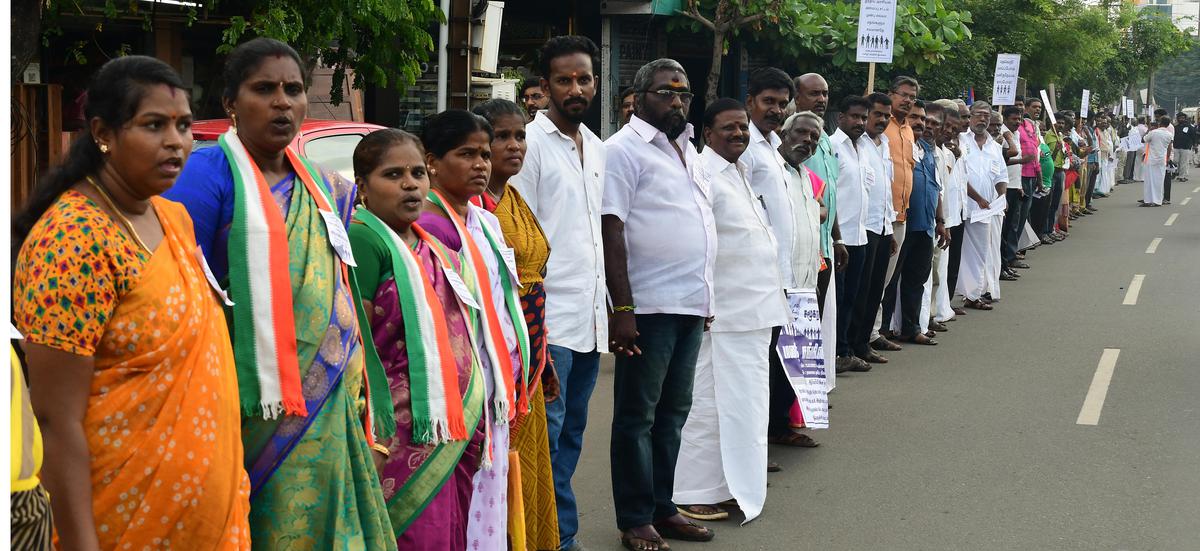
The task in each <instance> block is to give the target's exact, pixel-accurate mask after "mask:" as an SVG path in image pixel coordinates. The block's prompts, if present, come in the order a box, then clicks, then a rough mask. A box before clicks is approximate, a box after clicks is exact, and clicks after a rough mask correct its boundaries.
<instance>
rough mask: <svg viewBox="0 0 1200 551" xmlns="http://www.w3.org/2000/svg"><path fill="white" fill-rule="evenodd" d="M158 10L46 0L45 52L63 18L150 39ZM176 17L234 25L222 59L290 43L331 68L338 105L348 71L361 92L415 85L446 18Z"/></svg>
mask: <svg viewBox="0 0 1200 551" xmlns="http://www.w3.org/2000/svg"><path fill="white" fill-rule="evenodd" d="M158 7H159V5H158V3H153V4H150V6H149V7H146V6H145V4H143V3H141V2H131V1H127V0H46V4H45V9H44V10H43V11H42V23H43V28H44V31H43V33H42V36H43V44H47V45H48V44H49V41H50V40H51V39H53V38H54V37H56V36H62V34H63V31H62V27H61V22H62V18H63V17H65V16H72V15H89V16H97V17H98V22H97V23H96V24H95V27H94V31H95V32H96V33H100V32H102V31H103V30H104V26H105V23H106V22H109V21H114V20H119V19H124V20H130V19H132V20H137V21H141V25H142V28H143V30H146V31H150V30H151V29H152V28H153V23H154V19H155V17H156V15H157V9H158ZM164 9H166V7H164ZM170 9H172V10H173V11H172V13H171V15H172V16H174V17H176V18H178V17H179V15H180V14H181V13H182V15H183V21H184V24H185V25H188V26H190V25H192V24H193V23H195V22H196V21H198V20H199V18H200V17H206V18H213V19H225V20H228V21H229V27H228V28H226V29H225V31H224V33H223V34H222V44H221V45H220V47H219V49H218V51H219V52H221V53H227V52H229V51H230V50H232V49H233V48H234V47H235V46H237V44H239V43H240V42H242V41H244V40H245V39H246V38H248V37H253V36H266V37H271V38H276V39H279V40H282V41H284V42H287V43H288V44H290V45H291V46H292V47H293V48H295V49H296V51H297V52H299V53H300V55H301V56H302V57H303V58H304V59H306V60H308V62H309V63H310V65H312V64H318V63H319V64H321V65H324V66H326V67H331V68H333V69H334V74H333V86H332V89H331V90H330V99H331V101H332V102H333V103H334V104H337V103H340V102H341V100H342V89H343V86H342V85H343V84H344V82H345V77H346V71H348V70H352V71H353V72H354V82H353V86H354V87H355V88H363V87H365V86H366V85H368V84H372V85H376V86H391V87H393V88H396V89H403V88H404V87H405V86H407V85H409V84H412V83H413V82H415V81H416V79H417V77H419V76H420V74H421V63H422V62H425V61H427V60H428V59H429V56H430V54H431V53H432V52H434V42H433V38H432V37H431V36H430V35H429V32H428V30H427V29H429V27H430V26H431V25H432V24H434V23H436V22H440V21H443V20H444V17H445V16H444V15H443V14H442V13H441V10H439V9H438V8H437V6H436V5H435V4H434V2H433V0H248V1H242V0H239V1H232V0H229V1H225V0H213V1H212V2H211V3H209V4H208V6H207V10H206V12H205V14H204V15H203V16H202V15H201V14H199V13H198V12H197V9H196V7H195V6H186V7H182V8H180V7H178V6H171V7H170ZM127 50H128V48H127V47H126V48H122V51H127ZM73 51H74V53H71V52H68V55H69V56H73V57H74V58H75V60H76V61H77V62H79V63H86V61H87V60H86V59H85V58H83V57H82V56H83V53H82V52H83V49H82V48H81V47H79V45H76V46H75V48H74V50H73ZM121 53H122V52H120V51H119V52H117V54H118V55H120V54H121Z"/></svg>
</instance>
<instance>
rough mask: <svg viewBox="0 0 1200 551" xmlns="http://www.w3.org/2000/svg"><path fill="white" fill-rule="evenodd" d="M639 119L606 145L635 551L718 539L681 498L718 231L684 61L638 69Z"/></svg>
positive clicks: (618, 427) (615, 476) (618, 401)
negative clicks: (679, 463) (682, 445)
mask: <svg viewBox="0 0 1200 551" xmlns="http://www.w3.org/2000/svg"><path fill="white" fill-rule="evenodd" d="M633 87H634V89H635V90H638V92H637V96H636V99H635V101H634V104H635V107H634V109H635V112H634V116H633V117H632V118H630V120H629V124H627V125H625V127H623V128H621V130H620V131H619V132H617V133H616V134H614V135H613V136H612V137H611V138H609V140H608V142H606V147H607V163H606V170H607V173H606V175H605V177H606V178H607V182H606V183H605V188H604V202H603V207H602V209H601V214H602V218H601V226H602V230H603V233H604V259H605V263H604V264H605V269H606V271H607V276H608V277H607V280H608V292H609V295H610V296H611V298H612V314H611V315H610V316H609V348H610V349H611V350H612V351H613V353H614V354H615V355H616V369H615V373H614V377H613V424H612V445H611V466H612V488H613V501H614V509H615V510H616V517H617V527H618V528H619V529H620V530H621V539H622V541H623V542H624V544H625V545H626V546H627V547H630V548H641V549H657V548H659V546H661V545H662V538H663V537H666V538H671V539H682V540H688V541H709V540H711V539H712V538H713V532H712V531H711V530H709V529H708V528H705V527H703V526H699V525H697V524H694V523H692V522H691V521H690V520H688V519H687V518H686V517H684V516H683V515H681V514H679V512H678V510H677V508H676V506H675V503H674V501H672V497H671V496H672V494H673V492H674V489H675V465H676V459H677V457H678V454H679V439H680V429H682V428H683V424H684V422H685V421H686V420H687V416H688V411H689V410H690V409H691V405H692V384H693V381H694V380H695V372H696V359H697V356H698V354H699V352H700V342H701V340H702V339H701V337H702V336H703V334H704V330H705V329H706V326H707V325H708V322H709V318H710V317H711V316H712V315H713V301H714V297H713V284H712V282H713V267H714V262H715V260H716V251H717V242H716V222H715V221H714V219H713V214H712V203H711V199H710V191H709V190H708V188H706V187H705V186H704V184H705V182H704V181H703V179H700V178H697V177H696V172H697V171H698V170H699V162H700V156H699V154H698V153H697V152H696V149H695V148H694V147H693V146H692V144H691V142H690V141H689V139H690V138H691V137H692V126H691V125H690V124H688V122H687V111H688V106H689V105H690V104H691V100H692V92H691V89H690V88H689V85H688V78H687V73H686V72H685V71H684V70H683V67H682V66H681V65H679V63H678V62H676V61H674V60H671V59H659V60H655V61H652V62H650V63H647V64H646V65H644V66H642V68H641V69H638V72H637V75H636V76H635V77H634V82H633Z"/></svg>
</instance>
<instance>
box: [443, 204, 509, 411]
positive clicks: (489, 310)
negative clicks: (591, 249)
mask: <svg viewBox="0 0 1200 551" xmlns="http://www.w3.org/2000/svg"><path fill="white" fill-rule="evenodd" d="M429 200H430V202H432V203H433V204H434V205H437V207H438V208H441V209H442V211H443V212H445V213H446V216H448V217H449V219H450V221H451V222H452V223H453V224H454V228H455V230H457V231H458V236H459V239H460V240H461V241H462V247H463V252H464V253H465V254H463V255H462V258H463V263H464V264H466V265H467V266H468V267H469V268H470V272H472V273H473V274H474V275H475V277H476V278H477V279H478V282H479V285H478V288H477V289H476V293H477V295H478V299H479V303H480V306H481V308H479V316H480V318H481V319H480V321H481V325H482V329H483V331H482V333H483V335H482V336H483V344H484V350H485V352H486V353H487V356H488V360H489V363H490V365H491V369H492V377H493V380H494V381H496V383H497V387H502V388H503V392H500V388H497V391H496V393H495V397H494V398H493V401H494V406H493V407H494V408H495V411H496V420H497V421H498V422H500V423H502V424H503V423H507V422H508V421H511V420H512V419H513V417H514V416H515V415H516V414H517V413H518V411H520V412H521V413H525V412H527V411H529V396H528V392H527V389H528V384H525V383H524V381H525V377H526V374H527V373H528V372H529V328H528V327H526V326H525V315H524V314H523V313H522V311H521V299H520V297H519V296H518V295H517V291H516V286H517V282H514V281H512V279H511V278H510V277H509V274H508V271H507V264H506V262H505V260H504V257H503V255H501V254H500V250H499V243H500V239H499V238H498V237H496V236H495V235H494V232H493V231H492V229H491V228H489V227H488V225H487V223H485V222H482V221H481V222H480V227H482V228H483V232H484V235H485V236H486V237H487V240H488V245H489V247H490V248H491V251H492V253H493V254H495V255H496V262H497V264H499V265H500V269H499V270H497V272H499V273H500V282H501V286H502V288H503V289H504V293H505V296H504V303H505V306H506V307H507V308H508V313H509V317H510V318H511V319H512V323H513V327H514V329H515V330H516V333H517V343H518V346H519V348H520V355H521V366H520V368H521V376H520V380H521V381H522V382H523V384H521V385H520V389H519V390H520V396H519V397H517V403H516V407H514V404H513V403H512V401H513V397H514V396H515V395H517V393H518V388H517V385H516V384H515V381H514V379H515V377H514V375H513V365H512V359H511V358H510V356H509V353H508V347H507V345H506V344H505V341H504V332H503V330H502V329H501V326H500V317H499V314H498V312H496V309H495V306H494V304H495V303H494V302H492V285H491V278H490V277H489V276H488V273H487V264H486V263H485V262H484V259H483V253H481V252H480V250H479V247H478V246H477V245H476V243H475V240H474V239H472V238H471V234H470V232H469V231H468V230H467V226H466V224H465V222H464V221H463V220H462V217H460V216H459V215H458V213H457V212H455V211H454V209H452V208H450V207H448V206H447V205H446V200H445V198H444V197H442V195H441V193H439V192H438V191H436V190H433V191H430V193H429Z"/></svg>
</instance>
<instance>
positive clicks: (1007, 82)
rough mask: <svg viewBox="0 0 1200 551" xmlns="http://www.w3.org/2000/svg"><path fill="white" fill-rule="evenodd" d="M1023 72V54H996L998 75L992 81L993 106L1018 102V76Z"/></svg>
mask: <svg viewBox="0 0 1200 551" xmlns="http://www.w3.org/2000/svg"><path fill="white" fill-rule="evenodd" d="M1020 72H1021V54H996V74H995V77H994V78H993V80H992V105H1013V104H1014V103H1016V102H1017V76H1018V75H1019V74H1020Z"/></svg>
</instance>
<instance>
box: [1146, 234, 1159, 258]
mask: <svg viewBox="0 0 1200 551" xmlns="http://www.w3.org/2000/svg"><path fill="white" fill-rule="evenodd" d="M1159 243H1162V238H1161V237H1155V238H1154V239H1153V240H1152V241H1150V246H1149V247H1146V254H1154V251H1157V250H1158V244H1159Z"/></svg>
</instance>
